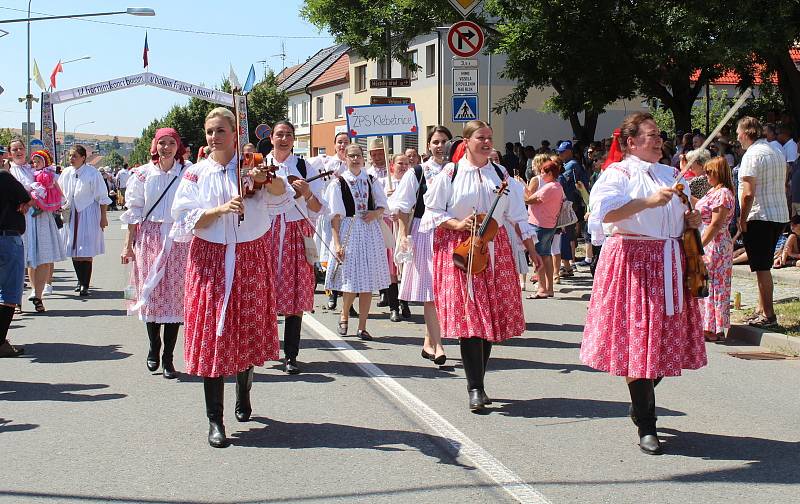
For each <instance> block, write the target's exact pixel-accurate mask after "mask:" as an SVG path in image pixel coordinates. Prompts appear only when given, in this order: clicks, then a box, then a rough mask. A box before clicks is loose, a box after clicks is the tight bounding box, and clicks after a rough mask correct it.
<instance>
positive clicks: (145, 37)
mask: <svg viewBox="0 0 800 504" xmlns="http://www.w3.org/2000/svg"><path fill="white" fill-rule="evenodd" d="M149 50H150V48H149V47H147V32H144V52H143V53H142V60H144V67H145V68H147V65H148V64H149V63H148V61H147V51H149Z"/></svg>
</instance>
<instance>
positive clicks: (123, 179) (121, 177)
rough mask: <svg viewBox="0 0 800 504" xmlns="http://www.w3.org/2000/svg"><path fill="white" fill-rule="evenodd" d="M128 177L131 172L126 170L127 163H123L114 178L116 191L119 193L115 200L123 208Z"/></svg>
mask: <svg viewBox="0 0 800 504" xmlns="http://www.w3.org/2000/svg"><path fill="white" fill-rule="evenodd" d="M130 176H131V172H130V170H128V163H125V164H123V165H122V169H121V170H120V171H118V172H117V176H116V181H117V190H118V191H119V195H120V197H119V198H117V201H118V203H119V204H121V205H122V206H123V207H124V206H125V188H127V187H128V177H130ZM126 208H127V207H126Z"/></svg>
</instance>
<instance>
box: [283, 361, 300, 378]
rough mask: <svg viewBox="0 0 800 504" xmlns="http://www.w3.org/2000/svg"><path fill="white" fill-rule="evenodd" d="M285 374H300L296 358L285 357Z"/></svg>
mask: <svg viewBox="0 0 800 504" xmlns="http://www.w3.org/2000/svg"><path fill="white" fill-rule="evenodd" d="M285 370H286V374H291V375H294V374H300V366H298V365H297V359H286V369H285Z"/></svg>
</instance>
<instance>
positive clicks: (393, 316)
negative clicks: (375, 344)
mask: <svg viewBox="0 0 800 504" xmlns="http://www.w3.org/2000/svg"><path fill="white" fill-rule="evenodd" d="M408 167H409V161H408V157H407V156H406V155H405V154H395V155H394V156H392V160H391V163H390V164H389V177H387V179H386V182H385V183H384V186H383V190H384V193H385V194H386V197H387V202H388V201H389V200H391V197H392V194H394V192H395V189H396V188H397V185H398V184H399V183H400V181H401V180H402V179H403V175H405V173H406V172H407V171H408ZM390 180H391V182H390ZM390 205H391V204H390ZM396 221H397V212H394V211H392V210H391V209H390V207H388V206H387V208H386V211H385V212H384V214H383V225H384V226H385V227H386V229H387V230H390V231H391V233H392V239H393V240H392V241H393V243H396V242H397V238H396V233H395V222H396ZM384 232H385V230H384ZM386 258H387V260H388V261H389V280H390V283H389V289H388V290H387V291H386V301H387V302H388V304H389V320H391V321H392V322H400V321H401V320H402V318H401V316H400V304H401V302H400V299H399V298H398V295H399V289H398V280H399V275H400V271H399V268H398V267H397V264H395V259H394V247H392V248H387V249H386ZM402 304H403V311H404V312H405V313H407V314H408V315H406V318H408V317H410V316H411V310H410V308H409V307H408V303H406V302H403V303H402Z"/></svg>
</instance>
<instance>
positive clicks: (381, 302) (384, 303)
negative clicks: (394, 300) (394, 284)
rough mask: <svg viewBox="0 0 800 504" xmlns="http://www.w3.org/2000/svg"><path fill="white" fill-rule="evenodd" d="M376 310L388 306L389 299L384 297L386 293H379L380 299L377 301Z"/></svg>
mask: <svg viewBox="0 0 800 504" xmlns="http://www.w3.org/2000/svg"><path fill="white" fill-rule="evenodd" d="M376 306H377V307H378V308H383V307H385V306H389V299H388V296H386V291H383V292H381V297H380V299H379V300H378V304H377V305H376Z"/></svg>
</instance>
